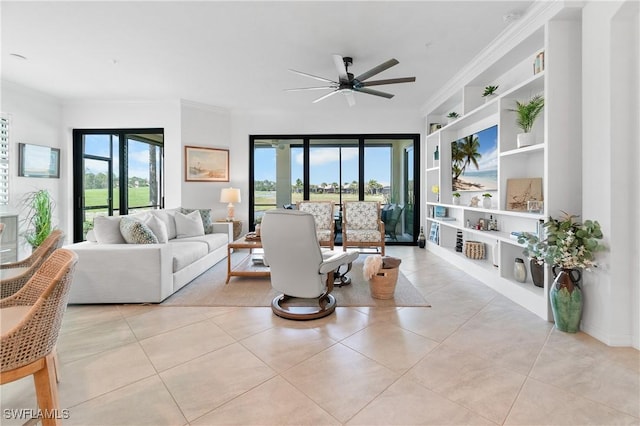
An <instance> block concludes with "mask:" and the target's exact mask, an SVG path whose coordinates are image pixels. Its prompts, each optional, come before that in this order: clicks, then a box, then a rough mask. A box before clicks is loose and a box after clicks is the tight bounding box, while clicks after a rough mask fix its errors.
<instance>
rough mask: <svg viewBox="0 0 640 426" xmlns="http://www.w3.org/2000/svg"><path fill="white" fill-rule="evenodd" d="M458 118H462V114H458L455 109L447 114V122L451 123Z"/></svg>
mask: <svg viewBox="0 0 640 426" xmlns="http://www.w3.org/2000/svg"><path fill="white" fill-rule="evenodd" d="M458 118H460V114H458V113H457V112H455V111H453V112H450V113H449V114H447V123H451V122H453V121H455V120H456V119H458Z"/></svg>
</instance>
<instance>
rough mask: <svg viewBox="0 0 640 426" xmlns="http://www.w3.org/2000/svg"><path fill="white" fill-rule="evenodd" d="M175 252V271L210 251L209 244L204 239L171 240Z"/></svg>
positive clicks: (173, 252)
mask: <svg viewBox="0 0 640 426" xmlns="http://www.w3.org/2000/svg"><path fill="white" fill-rule="evenodd" d="M169 244H171V246H172V247H171V248H172V254H173V272H176V271H179V270H181V269H182V268H184V267H185V266H189V265H191V264H192V263H193V262H195V261H196V260H198V259H200V258H201V257H204V256H205V255H206V254H207V253H208V252H209V246H208V244H207V243H206V242H204V241H177V240H171V241H169Z"/></svg>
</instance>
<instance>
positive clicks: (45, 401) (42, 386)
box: [33, 352, 62, 426]
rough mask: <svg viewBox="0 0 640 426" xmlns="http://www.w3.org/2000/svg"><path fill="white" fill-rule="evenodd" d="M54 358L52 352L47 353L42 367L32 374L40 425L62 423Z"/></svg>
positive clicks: (52, 425)
mask: <svg viewBox="0 0 640 426" xmlns="http://www.w3.org/2000/svg"><path fill="white" fill-rule="evenodd" d="M54 358H55V357H54V354H53V352H52V353H50V354H49V355H47V356H46V357H45V359H44V368H42V369H40V370H38V371H36V372H35V373H34V375H33V381H34V383H35V386H36V397H37V400H38V407H39V408H40V410H41V412H42V416H43V417H42V426H60V425H62V421H61V420H60V417H61V415H60V414H61V412H60V402H59V401H58V384H57V383H56V372H55V369H56V368H55V360H54Z"/></svg>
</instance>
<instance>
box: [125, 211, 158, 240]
mask: <svg viewBox="0 0 640 426" xmlns="http://www.w3.org/2000/svg"><path fill="white" fill-rule="evenodd" d="M120 233H121V234H122V237H123V238H124V240H125V241H126V242H127V243H128V244H158V238H157V237H156V236H155V234H154V233H153V231H152V230H151V229H150V228H149V227H148V226H147V225H145V224H144V223H142V222H140V221H139V220H137V219H134V218H131V217H126V216H123V217H122V218H121V219H120Z"/></svg>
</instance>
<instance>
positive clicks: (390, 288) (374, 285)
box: [369, 268, 400, 299]
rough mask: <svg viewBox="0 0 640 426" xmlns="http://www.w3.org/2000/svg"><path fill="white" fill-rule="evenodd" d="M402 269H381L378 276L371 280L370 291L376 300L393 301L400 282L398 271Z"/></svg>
mask: <svg viewBox="0 0 640 426" xmlns="http://www.w3.org/2000/svg"><path fill="white" fill-rule="evenodd" d="M399 269H400V268H388V269H380V272H378V273H377V274H376V275H374V276H373V277H372V278H371V279H370V280H369V290H371V297H373V298H374V299H392V298H393V293H394V292H395V290H396V284H397V282H398V271H399Z"/></svg>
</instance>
